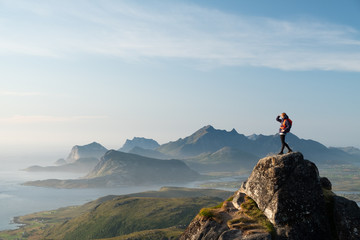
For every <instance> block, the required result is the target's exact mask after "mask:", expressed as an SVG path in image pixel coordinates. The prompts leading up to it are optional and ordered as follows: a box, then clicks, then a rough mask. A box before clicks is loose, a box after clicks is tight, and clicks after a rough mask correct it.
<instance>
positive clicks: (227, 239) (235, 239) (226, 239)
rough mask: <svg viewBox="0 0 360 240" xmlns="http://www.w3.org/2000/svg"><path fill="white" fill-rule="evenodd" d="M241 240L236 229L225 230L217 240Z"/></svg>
mask: <svg viewBox="0 0 360 240" xmlns="http://www.w3.org/2000/svg"><path fill="white" fill-rule="evenodd" d="M242 239H243V234H242V232H241V231H240V230H237V229H231V230H227V231H225V232H223V233H222V234H221V235H220V237H219V240H242Z"/></svg>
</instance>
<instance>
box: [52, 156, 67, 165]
mask: <svg viewBox="0 0 360 240" xmlns="http://www.w3.org/2000/svg"><path fill="white" fill-rule="evenodd" d="M66 163H67V162H66V161H65V159H63V158H59V159H58V160H56V162H55V163H54V164H55V166H61V165H64V164H66Z"/></svg>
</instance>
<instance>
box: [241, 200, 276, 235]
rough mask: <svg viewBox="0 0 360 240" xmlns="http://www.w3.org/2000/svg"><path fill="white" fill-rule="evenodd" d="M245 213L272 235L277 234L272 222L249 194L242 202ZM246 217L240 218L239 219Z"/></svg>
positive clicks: (251, 220)
mask: <svg viewBox="0 0 360 240" xmlns="http://www.w3.org/2000/svg"><path fill="white" fill-rule="evenodd" d="M241 209H242V210H243V213H245V214H246V215H247V216H249V217H250V222H256V223H258V224H260V225H261V226H262V227H263V228H264V229H266V231H267V232H269V233H271V234H272V235H274V234H275V229H274V226H273V225H272V223H271V222H270V221H269V219H267V217H266V216H265V215H264V213H263V212H262V211H261V210H260V209H259V208H258V206H257V204H256V202H255V201H254V200H253V199H251V198H250V197H248V196H245V201H244V202H243V203H242V204H241ZM241 220H244V219H239V221H241Z"/></svg>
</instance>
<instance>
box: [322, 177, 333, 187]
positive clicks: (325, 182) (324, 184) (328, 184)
mask: <svg viewBox="0 0 360 240" xmlns="http://www.w3.org/2000/svg"><path fill="white" fill-rule="evenodd" d="M320 184H321V187H322V188H325V189H327V190H331V189H332V184H331V182H330V180H329V179H328V178H326V177H321V178H320Z"/></svg>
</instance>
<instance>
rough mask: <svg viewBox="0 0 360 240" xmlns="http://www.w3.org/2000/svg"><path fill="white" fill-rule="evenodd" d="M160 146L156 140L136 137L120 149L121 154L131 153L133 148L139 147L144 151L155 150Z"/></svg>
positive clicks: (127, 141)
mask: <svg viewBox="0 0 360 240" xmlns="http://www.w3.org/2000/svg"><path fill="white" fill-rule="evenodd" d="M159 146H160V145H159V143H158V142H157V141H155V140H154V139H148V138H143V137H134V138H133V139H132V140H129V139H127V140H126V142H125V143H124V145H123V146H122V147H121V148H120V149H119V151H121V152H130V151H131V150H132V149H133V148H135V147H139V148H142V149H149V150H155V149H156V148H158V147H159Z"/></svg>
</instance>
